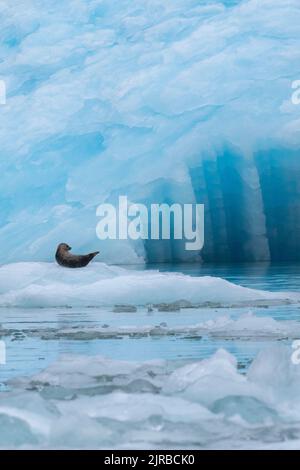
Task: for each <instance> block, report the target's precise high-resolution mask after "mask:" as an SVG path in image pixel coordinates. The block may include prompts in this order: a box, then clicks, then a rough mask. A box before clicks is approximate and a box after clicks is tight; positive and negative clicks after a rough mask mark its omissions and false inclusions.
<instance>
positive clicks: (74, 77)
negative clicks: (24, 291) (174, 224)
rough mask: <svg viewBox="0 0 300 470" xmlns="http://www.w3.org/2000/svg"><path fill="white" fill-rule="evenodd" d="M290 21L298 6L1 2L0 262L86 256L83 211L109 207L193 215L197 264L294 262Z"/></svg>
mask: <svg viewBox="0 0 300 470" xmlns="http://www.w3.org/2000/svg"><path fill="white" fill-rule="evenodd" d="M299 23H300V5H299V1H298V0H285V2H282V1H281V0H244V1H225V0H224V1H219V2H218V1H217V0H216V1H214V0H206V1H202V2H199V1H198V0H166V1H164V2H162V1H161V0H140V1H139V2H135V1H132V0H120V1H118V2H112V1H111V0H64V1H63V2H62V1H60V0H46V1H40V0H16V1H15V2H2V3H1V6H0V55H1V58H2V59H1V63H0V78H1V79H4V80H5V81H6V85H7V105H6V106H1V107H0V142H1V152H0V171H1V191H0V212H1V221H0V245H1V247H2V250H1V253H0V260H1V262H11V261H19V260H24V261H29V260H36V261H37V260H44V261H49V260H50V259H51V258H52V256H53V251H54V247H55V245H56V244H57V243H58V242H61V241H66V242H69V243H70V244H71V245H72V246H74V248H75V247H76V248H77V249H81V250H92V249H97V248H98V247H99V245H100V244H99V242H98V240H97V238H96V234H95V227H96V223H97V219H96V216H95V209H96V206H97V205H98V204H99V203H101V202H103V201H110V202H114V201H116V198H117V196H118V195H120V194H127V195H128V197H129V198H130V200H131V201H134V202H145V203H150V202H173V201H176V202H182V203H184V202H188V203H191V202H195V201H197V202H199V203H204V204H205V206H206V243H205V248H204V250H203V253H202V255H203V258H205V259H209V260H228V261H230V260H244V259H247V260H261V259H270V258H272V259H273V260H281V259H294V260H296V259H298V260H299V256H300V249H299V248H300V246H299V243H300V242H299V240H300V236H299V230H300V226H299V220H300V212H299V211H300V205H299V201H300V197H299V195H300V186H299V181H300V177H299V176H300V168H299V165H300V163H299V162H300V159H299V150H298V149H299V144H300V133H299V107H297V106H295V105H293V104H292V103H291V94H292V88H291V84H292V81H293V80H297V79H299V65H298V64H299V60H300V33H299ZM102 246H103V252H102V257H103V258H102V259H103V260H104V261H109V262H138V261H143V260H144V259H146V260H149V261H158V260H162V261H166V260H169V261H170V260H174V259H178V260H184V259H187V258H188V257H193V256H194V254H193V253H191V252H186V251H184V249H183V245H182V244H181V243H180V242H176V243H175V242H174V243H173V242H165V243H159V242H155V243H151V242H147V243H145V244H144V245H143V244H140V243H130V242H126V241H123V242H114V243H109V242H107V243H102ZM3 247H5V249H3Z"/></svg>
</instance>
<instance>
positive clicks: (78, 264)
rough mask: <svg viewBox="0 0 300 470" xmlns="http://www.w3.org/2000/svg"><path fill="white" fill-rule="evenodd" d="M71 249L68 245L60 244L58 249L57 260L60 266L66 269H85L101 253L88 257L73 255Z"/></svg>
mask: <svg viewBox="0 0 300 470" xmlns="http://www.w3.org/2000/svg"><path fill="white" fill-rule="evenodd" d="M70 250H71V247H70V246H69V245H67V243H60V244H59V245H58V247H57V250H56V254H55V259H56V261H57V263H58V264H59V265H60V266H64V267H65V268H83V267H84V266H87V265H88V264H89V262H90V261H91V260H92V259H93V258H95V256H96V255H98V253H99V251H95V252H94V253H89V254H88V255H72V253H70Z"/></svg>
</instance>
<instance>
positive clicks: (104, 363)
mask: <svg viewBox="0 0 300 470" xmlns="http://www.w3.org/2000/svg"><path fill="white" fill-rule="evenodd" d="M290 355H291V350H290V348H286V347H284V346H274V347H272V348H269V349H267V350H265V351H264V352H262V353H260V354H259V355H258V357H257V358H256V359H255V360H254V362H253V363H252V365H251V367H250V369H249V371H248V373H247V374H246V375H242V374H240V373H239V371H238V370H237V362H236V359H235V357H234V356H232V355H231V354H229V353H228V352H227V351H225V350H222V349H220V350H218V351H217V352H216V353H215V354H214V355H213V356H211V357H210V358H208V359H205V360H202V361H197V362H192V363H189V364H185V365H182V366H181V365H180V364H177V365H176V364H175V363H173V362H168V361H150V362H126V361H113V360H109V359H105V358H103V357H99V356H94V357H82V356H63V357H61V358H60V360H59V361H58V362H56V363H54V364H52V365H51V366H49V367H48V368H46V369H45V370H44V371H43V372H41V373H39V374H37V375H35V376H33V377H31V378H26V379H17V380H13V381H12V382H11V384H13V386H14V391H13V392H4V393H3V394H2V395H1V405H0V422H1V423H3V426H2V425H1V428H0V446H2V447H10V446H11V447H14V448H15V447H25V448H31V447H39V448H41V447H42V448H45V447H46V448H47V447H50V448H53V447H54V448H107V447H111V448H153V447H154V448H160V447H161V448H176V447H179V448H184V447H187V448H224V447H225V448H257V447H265V446H266V447H271V448H276V447H277V446H278V445H279V446H281V445H284V446H287V447H291V448H293V447H294V448H298V446H299V436H300V401H299V386H300V368H299V366H297V365H294V364H292V362H291V358H290ZM4 425H5V426H4Z"/></svg>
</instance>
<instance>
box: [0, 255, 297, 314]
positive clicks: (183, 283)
mask: <svg viewBox="0 0 300 470" xmlns="http://www.w3.org/2000/svg"><path fill="white" fill-rule="evenodd" d="M174 302H179V306H183V307H184V306H189V307H191V306H209V305H212V306H213V307H216V306H222V305H223V306H225V305H227V306H234V305H236V306H238V305H244V306H247V305H260V304H261V305H263V306H265V305H271V304H274V303H275V304H286V303H293V302H300V294H299V293H296V292H267V291H262V290H255V289H249V288H246V287H242V286H239V285H236V284H233V283H231V282H228V281H226V280H224V279H221V278H216V277H210V276H203V277H192V276H188V275H185V274H181V273H161V272H159V271H154V270H153V271H137V270H131V269H125V268H121V267H116V266H108V265H106V264H104V263H94V264H93V265H91V266H88V267H86V268H84V269H77V270H71V269H63V268H61V267H59V266H57V265H55V264H54V263H14V264H9V265H4V266H1V267H0V306H1V307H64V306H71V307H75V306H79V307H92V306H116V305H131V306H139V305H140V306H146V305H148V304H150V305H153V304H157V305H158V307H159V304H161V305H163V304H164V305H166V304H174Z"/></svg>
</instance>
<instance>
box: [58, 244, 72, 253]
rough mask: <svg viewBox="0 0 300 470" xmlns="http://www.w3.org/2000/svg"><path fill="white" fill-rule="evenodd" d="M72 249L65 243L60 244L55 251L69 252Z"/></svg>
mask: <svg viewBox="0 0 300 470" xmlns="http://www.w3.org/2000/svg"><path fill="white" fill-rule="evenodd" d="M70 250H72V247H71V246H69V245H68V244H67V243H60V244H59V245H58V247H57V251H60V252H61V251H70Z"/></svg>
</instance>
